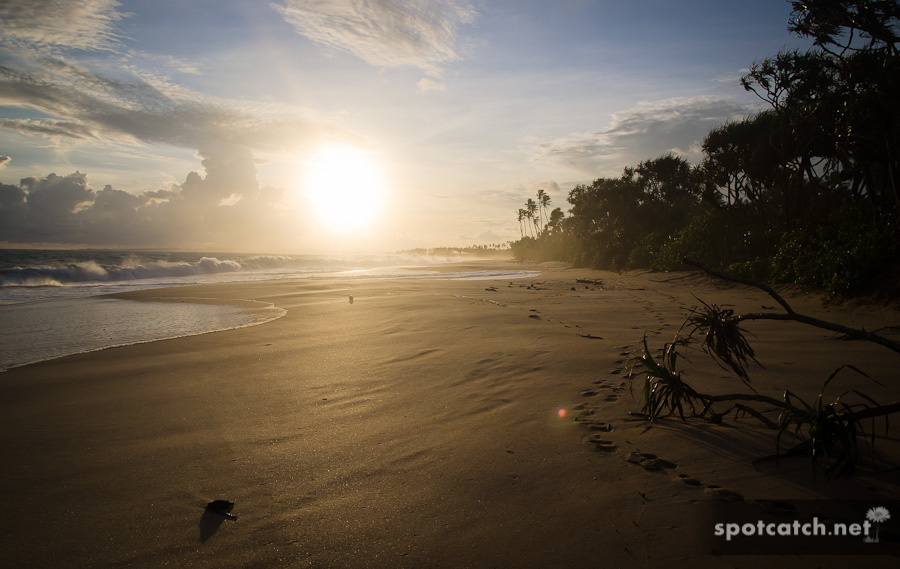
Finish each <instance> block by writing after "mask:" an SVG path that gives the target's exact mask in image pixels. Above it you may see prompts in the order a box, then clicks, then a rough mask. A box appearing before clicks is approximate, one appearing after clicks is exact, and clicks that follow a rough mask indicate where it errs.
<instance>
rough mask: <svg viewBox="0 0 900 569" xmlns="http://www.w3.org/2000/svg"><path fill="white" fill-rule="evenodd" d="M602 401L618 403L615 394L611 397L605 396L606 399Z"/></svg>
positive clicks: (617, 397)
mask: <svg viewBox="0 0 900 569" xmlns="http://www.w3.org/2000/svg"><path fill="white" fill-rule="evenodd" d="M603 400H604V401H610V402H612V401H618V400H619V396H618V395H616V394H613V395H607V396H606V397H604V398H603Z"/></svg>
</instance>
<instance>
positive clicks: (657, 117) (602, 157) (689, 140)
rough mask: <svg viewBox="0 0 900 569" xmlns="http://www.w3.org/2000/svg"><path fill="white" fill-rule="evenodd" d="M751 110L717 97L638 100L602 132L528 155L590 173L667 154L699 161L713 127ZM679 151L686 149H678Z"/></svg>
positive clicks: (618, 168) (544, 146)
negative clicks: (701, 147)
mask: <svg viewBox="0 0 900 569" xmlns="http://www.w3.org/2000/svg"><path fill="white" fill-rule="evenodd" d="M755 110H756V109H755V108H754V107H750V106H748V105H745V104H741V103H737V102H734V101H731V100H728V99H722V98H717V97H694V98H672V99H665V100H661V101H653V102H641V103H638V104H637V106H635V107H633V108H631V109H627V110H624V111H620V112H617V113H614V114H613V115H612V117H611V120H610V123H609V126H607V127H606V128H605V129H603V130H600V131H595V132H586V133H572V134H569V135H567V136H564V137H560V138H556V139H553V140H549V141H546V142H542V143H539V144H537V145H535V146H534V147H533V148H532V149H531V156H532V159H533V160H534V161H538V162H553V163H559V164H564V165H567V166H570V167H572V168H574V169H577V170H580V171H583V172H586V173H591V174H592V175H618V174H619V173H621V170H622V168H623V167H625V166H629V165H636V164H638V163H639V162H640V161H642V160H646V159H648V158H655V157H657V156H660V155H662V154H666V153H669V152H672V153H677V154H681V155H683V156H685V158H687V159H689V160H690V159H693V160H698V159H699V158H700V146H699V143H700V141H702V140H703V139H704V138H705V137H706V135H707V134H708V133H709V131H710V130H711V129H712V128H714V127H716V126H718V125H720V124H722V123H724V122H726V121H728V120H731V119H739V118H743V117H745V116H747V115H749V114H752V113H753V112H755ZM684 147H687V148H688V149H689V150H688V151H681V150H680V149H681V148H684Z"/></svg>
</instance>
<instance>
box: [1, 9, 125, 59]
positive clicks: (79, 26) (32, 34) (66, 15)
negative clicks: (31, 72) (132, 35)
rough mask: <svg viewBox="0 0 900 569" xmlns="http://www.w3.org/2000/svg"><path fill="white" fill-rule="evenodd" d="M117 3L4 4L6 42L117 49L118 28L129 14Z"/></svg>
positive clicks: (3, 23) (3, 21) (2, 13)
mask: <svg viewBox="0 0 900 569" xmlns="http://www.w3.org/2000/svg"><path fill="white" fill-rule="evenodd" d="M118 7H119V2H118V1H117V0H27V1H18V2H17V1H9V0H7V1H4V2H0V23H2V27H3V37H4V38H5V41H6V42H20V43H21V42H24V43H27V44H32V45H38V46H60V47H66V48H75V49H99V50H110V49H114V48H115V46H116V45H117V44H118V43H119V35H118V33H117V31H116V28H115V25H116V23H117V22H118V21H119V20H121V19H122V18H123V17H125V16H126V14H123V13H121V12H118V11H117V10H116V8H118Z"/></svg>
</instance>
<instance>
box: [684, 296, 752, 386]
mask: <svg viewBox="0 0 900 569" xmlns="http://www.w3.org/2000/svg"><path fill="white" fill-rule="evenodd" d="M697 300H700V299H697ZM700 303H701V304H703V309H702V310H701V309H699V308H695V309H694V310H693V311H691V314H690V315H689V316H688V318H687V322H686V323H685V324H687V325H690V326H693V328H692V329H691V331H690V334H689V335H690V336H691V337H693V336H694V335H698V334H699V335H702V336H703V341H702V346H703V350H704V351H705V352H706V353H707V354H709V355H710V356H711V357H712V358H713V360H714V361H715V362H716V363H717V364H719V365H720V366H722V367H723V368H724V369H730V370H731V371H733V372H734V374H735V375H737V376H738V378H740V380H741V381H742V382H744V384H745V385H746V386H747V387H749V388H750V389H751V390H753V391H756V390H755V389H753V387H752V386H751V385H750V376H749V374H748V373H747V367H748V366H749V364H750V362H753V363H755V364H757V365H761V364H760V363H759V362H758V361H757V360H756V353H755V352H754V351H753V347H752V346H751V345H750V343H749V342H748V341H747V339H746V338H745V337H744V331H743V330H742V329H741V327H740V320H738V319H737V318H736V317H735V316H734V311H733V310H731V309H728V308H724V309H723V308H719V307H718V306H717V305H715V304H707V303H705V302H703V301H702V300H700Z"/></svg>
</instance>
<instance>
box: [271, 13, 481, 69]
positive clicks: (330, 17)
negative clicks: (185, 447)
mask: <svg viewBox="0 0 900 569" xmlns="http://www.w3.org/2000/svg"><path fill="white" fill-rule="evenodd" d="M274 7H275V8H276V9H277V10H278V11H279V12H280V13H281V14H282V16H283V17H284V19H285V21H287V22H288V23H289V24H291V25H292V26H293V27H294V29H295V30H296V31H297V33H299V34H301V35H303V36H306V37H307V38H309V39H310V40H312V41H313V42H315V43H317V44H319V45H322V46H325V47H328V48H331V49H335V50H338V51H344V52H347V53H351V54H353V55H355V56H357V57H359V58H360V59H362V60H363V61H365V62H367V63H369V64H371V65H374V66H376V67H388V68H394V67H411V68H418V69H421V70H423V71H425V72H426V73H428V74H429V75H431V76H440V75H441V69H442V66H443V65H446V64H447V63H450V62H453V61H457V60H459V59H460V56H459V53H458V52H457V47H456V44H457V30H458V28H459V27H460V26H461V25H463V24H467V23H471V22H472V21H473V20H474V18H475V10H474V8H473V7H472V6H471V5H470V4H469V3H468V2H466V1H465V0H284V2H283V3H282V4H280V5H275V6H274Z"/></svg>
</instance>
